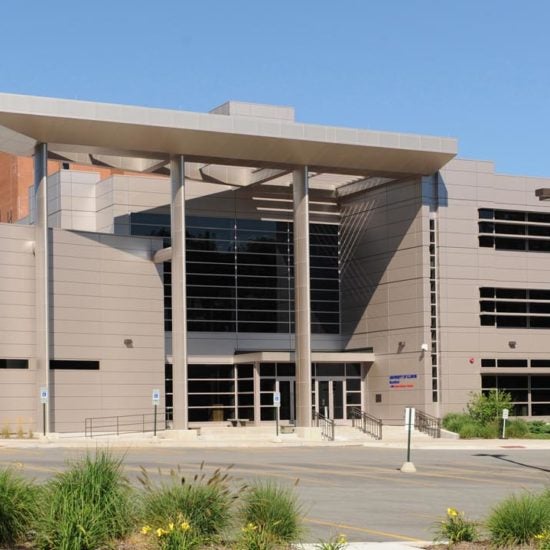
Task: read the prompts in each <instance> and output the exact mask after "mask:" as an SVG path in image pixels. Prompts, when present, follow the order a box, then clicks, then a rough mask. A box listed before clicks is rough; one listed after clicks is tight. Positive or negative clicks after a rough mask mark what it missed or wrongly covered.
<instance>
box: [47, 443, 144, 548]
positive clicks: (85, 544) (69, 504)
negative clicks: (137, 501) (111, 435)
mask: <svg viewBox="0 0 550 550" xmlns="http://www.w3.org/2000/svg"><path fill="white" fill-rule="evenodd" d="M44 496H45V498H46V501H45V503H44V504H45V506H44V507H43V508H44V513H43V515H42V516H41V517H40V518H39V522H38V530H37V543H38V546H39V547H40V548H44V549H52V550H53V549H55V550H92V549H96V548H99V547H103V546H106V545H108V544H109V543H110V542H111V541H113V540H114V539H117V538H121V537H123V536H125V535H126V534H128V532H129V531H130V529H131V528H132V526H133V522H134V519H135V516H134V511H133V507H132V505H131V498H132V492H131V489H130V486H129V484H128V482H127V480H126V479H125V478H124V476H123V473H122V460H121V459H117V458H114V457H113V456H112V455H111V454H110V453H109V452H106V451H98V452H97V453H96V454H95V456H93V457H92V456H90V455H88V456H86V457H85V458H84V459H81V460H79V461H77V462H75V463H73V464H71V465H70V466H69V468H68V469H67V470H66V471H64V472H62V473H60V474H58V475H57V476H55V477H54V478H53V479H52V480H51V481H50V482H48V484H47V486H46V490H45V493H44Z"/></svg>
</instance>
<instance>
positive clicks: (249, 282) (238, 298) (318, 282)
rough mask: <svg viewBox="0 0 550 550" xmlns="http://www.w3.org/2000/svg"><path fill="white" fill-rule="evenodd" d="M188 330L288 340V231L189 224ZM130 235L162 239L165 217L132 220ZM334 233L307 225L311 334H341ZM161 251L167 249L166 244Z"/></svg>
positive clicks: (262, 223)
mask: <svg viewBox="0 0 550 550" xmlns="http://www.w3.org/2000/svg"><path fill="white" fill-rule="evenodd" d="M186 222H187V223H186V247H187V329H188V331H190V332H196V331H204V332H269V333H293V332H294V267H293V263H294V256H293V255H294V250H293V248H294V247H293V233H292V223H289V222H277V221H266V220H250V219H240V218H213V217H197V216H187V220H186ZM131 227H132V234H134V235H158V236H166V235H169V232H170V217H169V216H166V215H158V214H147V213H145V214H144V213H136V214H132V215H131ZM338 244H339V233H338V225H325V224H310V273H311V311H312V313H311V328H312V332H313V333H314V334H338V333H339V330H340V325H339V323H340V297H339V293H340V278H339V269H338ZM165 246H169V239H166V242H165ZM170 268H171V264H170V263H169V262H168V263H166V264H165V265H164V287H165V328H166V330H167V331H171V330H172V321H171V319H172V315H171V313H172V312H171V302H172V300H171V271H170Z"/></svg>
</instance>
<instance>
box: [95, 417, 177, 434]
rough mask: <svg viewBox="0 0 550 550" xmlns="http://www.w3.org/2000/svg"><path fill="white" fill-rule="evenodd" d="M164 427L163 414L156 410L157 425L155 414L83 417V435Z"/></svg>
mask: <svg viewBox="0 0 550 550" xmlns="http://www.w3.org/2000/svg"><path fill="white" fill-rule="evenodd" d="M165 429H166V420H165V415H164V414H163V413H162V412H160V411H159V412H158V415H157V425H156V426H155V414H154V413H143V414H127V415H122V416H97V417H89V418H85V419H84V436H85V437H93V436H94V431H95V435H96V436H97V435H113V434H116V435H120V434H124V433H146V432H155V431H158V430H165Z"/></svg>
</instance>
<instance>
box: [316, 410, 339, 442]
mask: <svg viewBox="0 0 550 550" xmlns="http://www.w3.org/2000/svg"><path fill="white" fill-rule="evenodd" d="M313 422H314V423H315V426H317V427H318V428H319V427H321V436H322V437H324V438H325V439H328V440H329V441H334V420H332V419H331V418H327V417H326V416H323V415H322V414H321V413H318V412H316V411H313Z"/></svg>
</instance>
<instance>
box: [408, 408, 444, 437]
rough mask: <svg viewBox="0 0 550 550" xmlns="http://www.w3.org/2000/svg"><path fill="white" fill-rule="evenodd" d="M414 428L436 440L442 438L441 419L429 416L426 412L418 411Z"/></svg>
mask: <svg viewBox="0 0 550 550" xmlns="http://www.w3.org/2000/svg"><path fill="white" fill-rule="evenodd" d="M414 427H415V428H416V429H417V430H418V431H419V432H424V433H425V434H428V435H431V436H432V437H435V438H436V439H437V438H440V437H441V418H437V417H436V416H432V415H430V414H427V413H425V412H424V411H419V410H418V409H416V414H415V416H414Z"/></svg>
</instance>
